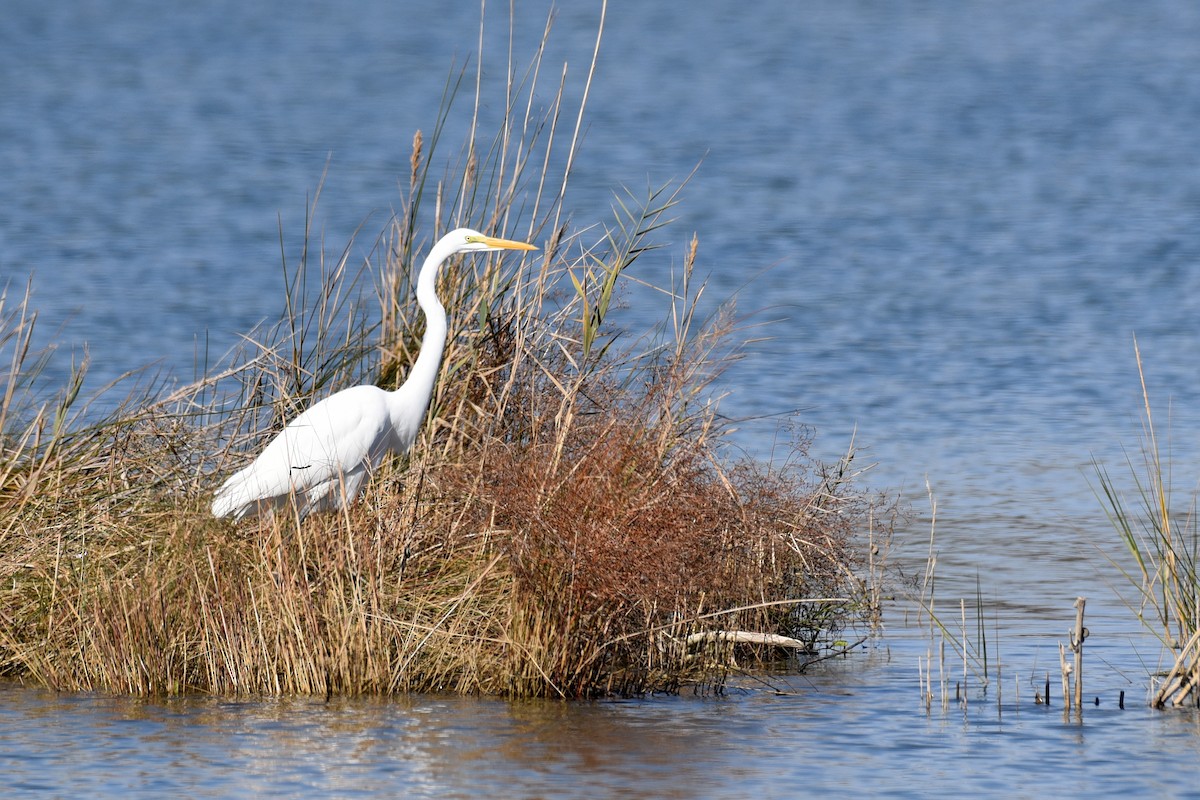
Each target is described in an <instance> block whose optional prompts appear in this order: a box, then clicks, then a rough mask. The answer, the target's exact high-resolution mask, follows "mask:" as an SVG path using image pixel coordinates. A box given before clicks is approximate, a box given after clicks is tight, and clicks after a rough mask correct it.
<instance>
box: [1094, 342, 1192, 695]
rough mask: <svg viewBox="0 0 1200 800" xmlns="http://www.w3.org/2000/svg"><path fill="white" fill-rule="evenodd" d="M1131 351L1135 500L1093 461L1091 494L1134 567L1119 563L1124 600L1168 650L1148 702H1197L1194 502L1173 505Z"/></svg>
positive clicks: (1167, 469)
mask: <svg viewBox="0 0 1200 800" xmlns="http://www.w3.org/2000/svg"><path fill="white" fill-rule="evenodd" d="M1134 351H1135V353H1136V355H1137V364H1138V376H1139V378H1140V379H1141V383H1142V399H1143V401H1144V412H1143V413H1144V419H1143V423H1142V424H1143V441H1142V448H1141V450H1142V466H1141V468H1140V469H1139V468H1138V467H1137V466H1135V465H1134V463H1133V462H1132V460H1131V461H1130V463H1129V469H1130V474H1131V475H1132V478H1133V482H1134V490H1135V495H1136V500H1135V502H1134V504H1132V505H1131V504H1129V503H1127V502H1126V501H1125V499H1124V498H1123V496H1122V494H1121V493H1120V491H1119V489H1118V488H1117V485H1116V483H1115V482H1114V481H1113V479H1112V478H1111V477H1110V476H1109V474H1108V471H1107V470H1105V469H1104V468H1103V467H1102V466H1101V465H1099V464H1096V465H1095V469H1096V474H1097V477H1098V481H1099V485H1100V488H1099V492H1098V494H1100V495H1101V501H1102V502H1103V504H1104V507H1105V511H1106V513H1107V514H1108V518H1109V520H1110V521H1111V522H1112V524H1113V526H1114V527H1115V528H1116V530H1117V532H1118V533H1119V534H1120V536H1121V540H1122V541H1123V542H1124V544H1125V548H1126V550H1127V551H1128V552H1129V555H1130V556H1131V557H1132V559H1133V564H1134V568H1133V569H1132V570H1125V569H1123V570H1122V571H1123V572H1124V573H1125V575H1126V576H1127V577H1128V578H1129V581H1130V583H1131V584H1132V585H1133V586H1134V587H1136V589H1137V600H1136V602H1135V603H1131V604H1130V605H1131V606H1136V607H1137V613H1138V618H1139V619H1141V620H1142V621H1143V622H1144V623H1145V624H1146V625H1147V627H1149V628H1150V630H1152V631H1153V632H1154V633H1155V635H1156V636H1157V637H1158V638H1159V640H1160V641H1161V642H1162V644H1163V647H1164V651H1165V652H1166V653H1168V654H1169V662H1168V666H1167V668H1166V670H1165V671H1164V672H1163V673H1162V675H1161V680H1159V681H1158V682H1157V685H1156V686H1155V688H1154V690H1153V693H1152V696H1151V700H1150V702H1151V705H1153V706H1154V707H1155V708H1162V707H1164V706H1167V705H1172V706H1181V705H1185V704H1189V703H1190V704H1194V705H1200V572H1197V565H1198V564H1200V560H1198V558H1197V556H1198V555H1200V529H1198V528H1197V524H1196V514H1195V505H1194V502H1193V504H1192V506H1191V507H1190V508H1189V509H1188V512H1187V514H1185V515H1180V514H1179V513H1178V512H1177V510H1176V509H1175V508H1174V507H1173V503H1172V499H1171V475H1170V466H1169V463H1168V462H1164V460H1163V457H1162V454H1161V452H1160V449H1159V443H1158V436H1157V434H1156V432H1155V428H1154V417H1153V415H1152V413H1151V406H1150V393H1149V392H1148V391H1147V389H1146V376H1145V373H1144V372H1143V370H1142V356H1141V352H1140V351H1138V349H1137V343H1136V342H1135V343H1134Z"/></svg>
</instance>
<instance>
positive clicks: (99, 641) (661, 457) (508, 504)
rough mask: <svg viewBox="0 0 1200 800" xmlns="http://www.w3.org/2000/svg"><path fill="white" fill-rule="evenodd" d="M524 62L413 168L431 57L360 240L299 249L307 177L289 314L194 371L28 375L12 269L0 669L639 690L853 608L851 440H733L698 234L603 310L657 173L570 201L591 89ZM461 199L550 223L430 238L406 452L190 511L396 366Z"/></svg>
mask: <svg viewBox="0 0 1200 800" xmlns="http://www.w3.org/2000/svg"><path fill="white" fill-rule="evenodd" d="M547 30H548V29H547ZM598 46H599V39H598V40H597V47H598ZM593 66H594V61H593ZM541 67H542V65H541V62H540V54H539V55H538V56H536V57H535V58H534V60H533V63H532V65H531V66H530V68H529V69H527V70H525V71H524V72H523V73H518V71H517V70H516V69H514V68H513V66H512V63H511V61H510V63H509V68H508V70H507V73H506V74H507V75H508V83H507V85H506V87H505V92H506V109H507V111H506V113H505V115H504V118H503V120H502V121H501V123H500V129H499V132H498V133H497V135H496V136H495V137H494V138H493V139H492V141H490V142H483V141H480V140H478V139H477V135H478V134H477V133H476V131H477V130H478V129H479V128H480V127H481V126H480V125H479V124H478V122H479V121H478V119H477V118H473V123H472V126H471V130H472V134H471V136H470V138H469V139H468V141H467V142H466V143H465V145H464V146H463V147H462V148H461V150H460V151H459V154H458V158H457V160H454V159H451V161H452V162H454V166H451V167H448V168H447V172H446V173H445V175H443V177H441V178H435V177H434V173H433V170H434V166H433V165H434V164H435V163H437V162H435V160H434V152H435V151H436V150H437V149H438V146H439V145H440V144H441V142H440V135H441V131H442V129H443V126H444V123H445V122H446V120H447V119H448V117H449V115H450V113H451V109H452V108H454V107H455V102H454V100H455V96H456V94H457V93H458V91H459V90H460V88H461V86H462V85H463V83H464V80H465V78H464V75H463V74H460V75H459V76H458V77H457V78H455V79H453V80H451V81H450V82H449V84H448V87H447V94H446V101H445V103H444V106H443V109H442V111H441V113H440V114H439V117H438V120H437V123H436V125H435V127H434V135H433V136H432V137H430V138H429V139H426V138H425V137H424V136H422V135H421V134H420V133H418V134H417V136H416V137H415V138H414V142H413V152H412V170H411V178H410V186H409V191H408V194H407V196H406V197H405V198H404V200H403V203H402V207H401V209H400V211H399V212H398V213H397V214H396V216H395V217H394V219H393V220H392V221H391V223H390V224H389V227H388V228H387V229H386V230H385V231H384V232H383V233H382V234H381V235H380V237H379V238H378V240H377V242H376V245H375V247H374V248H373V249H372V250H371V255H370V256H369V257H368V258H367V259H366V260H365V261H364V263H363V264H361V265H360V266H358V267H357V268H355V267H354V266H353V264H352V255H351V254H352V252H353V248H352V246H351V245H348V246H347V247H346V248H345V249H344V250H343V251H342V252H341V253H340V254H339V255H338V256H337V257H336V258H329V259H326V256H325V254H324V253H323V252H313V251H310V250H309V249H308V243H309V242H310V241H311V238H310V237H309V230H310V228H311V221H312V219H313V215H314V214H315V201H314V203H313V206H314V208H310V210H309V215H308V222H307V223H306V230H305V238H304V243H305V249H304V250H303V251H302V253H301V257H300V260H299V263H296V264H288V263H286V262H285V275H286V276H287V281H286V283H287V291H286V294H285V311H284V314H283V317H282V319H281V321H280V322H279V323H278V324H276V325H274V326H270V327H266V328H263V329H260V330H257V331H255V332H254V333H253V334H251V335H250V336H248V337H247V340H246V345H245V347H244V348H243V349H241V350H239V351H238V352H236V353H233V354H231V355H230V356H229V357H228V358H227V359H225V360H224V361H223V362H221V363H220V364H218V365H217V366H216V367H214V368H212V369H207V370H205V372H206V374H204V375H202V376H201V377H200V378H198V379H197V380H196V381H195V382H193V383H191V384H189V385H186V386H182V387H179V388H174V389H163V388H159V389H155V390H153V391H151V390H145V391H143V392H140V393H137V394H135V395H132V396H131V397H130V398H129V400H128V401H127V402H125V403H122V404H121V405H119V407H118V408H117V409H116V410H115V411H113V412H111V413H109V414H107V415H104V416H103V417H102V418H100V419H94V418H93V416H91V415H89V414H87V413H85V409H83V408H81V407H80V402H79V394H80V388H81V386H82V385H83V378H84V373H85V371H86V364H81V365H80V367H79V368H78V369H76V370H75V371H74V373H73V375H72V377H71V379H70V381H69V382H68V385H67V386H66V387H65V388H64V389H63V390H62V391H61V392H60V393H59V394H58V395H57V396H56V397H55V398H52V399H51V400H49V401H47V400H45V398H42V397H39V396H38V394H37V393H36V392H35V391H34V390H33V388H32V387H33V386H35V385H36V383H37V380H36V376H37V373H38V371H39V369H40V367H41V366H42V363H43V362H42V361H41V360H39V356H38V354H35V353H32V352H31V346H30V342H31V332H32V329H33V325H34V321H35V319H34V316H35V315H34V314H33V313H32V311H31V309H30V307H29V303H28V295H27V294H26V295H25V299H24V300H20V299H18V300H17V301H16V302H15V305H14V303H13V301H12V300H10V299H9V297H8V295H5V296H4V297H3V298H0V349H2V351H3V353H4V354H5V355H6V367H5V371H4V372H3V373H0V379H2V380H3V384H2V385H3V398H2V401H0V673H2V674H4V675H7V676H11V677H16V678H20V679H22V680H26V681H29V682H34V683H38V684H43V685H48V686H52V687H55V688H59V689H103V690H110V691H120V692H130V693H137V694H171V693H180V692H187V691H203V692H213V693H231V694H238V693H268V694H291V693H303V694H326V695H332V694H359V693H391V692H406V691H452V692H480V693H487V694H503V695H511V696H561V697H584V696H596V695H602V694H609V693H616V694H635V693H641V692H646V691H652V690H675V689H678V688H679V687H680V686H682V685H684V684H695V685H700V686H719V685H720V684H721V681H722V680H723V679H724V677H725V675H726V674H727V672H728V670H729V669H730V668H731V664H732V663H733V662H732V660H731V654H732V650H733V649H734V648H735V647H736V648H738V650H739V654H742V653H752V654H754V655H755V656H757V657H759V658H772V657H775V656H777V655H778V653H779V652H781V651H780V650H779V649H778V646H779V643H781V642H788V643H792V644H794V643H796V642H800V643H802V644H804V645H806V646H809V647H812V648H816V647H817V644H816V643H817V642H818V640H819V639H820V638H821V637H822V636H823V635H825V634H828V633H830V632H832V631H836V630H837V629H839V628H840V627H841V626H843V625H845V624H848V623H850V622H853V621H855V620H858V619H862V618H869V617H870V616H871V615H872V613H873V612H874V611H875V610H876V608H877V606H876V601H877V599H878V595H877V593H873V588H874V587H873V586H872V585H871V580H872V579H873V577H874V576H873V574H872V573H873V572H874V571H875V569H876V568H878V567H879V561H878V559H877V558H876V556H875V555H874V553H871V554H870V556H869V557H867V558H868V560H867V561H866V562H864V561H862V560H861V559H860V553H862V551H863V549H864V548H863V547H861V546H860V545H863V544H864V543H862V542H860V541H859V540H858V536H859V535H860V530H861V529H862V528H863V527H864V525H865V524H867V522H868V520H869V519H870V515H871V513H872V505H871V503H870V502H869V498H867V497H866V496H864V495H862V494H860V493H858V492H857V491H856V490H855V489H854V486H853V478H854V467H853V453H852V452H851V453H849V454H847V456H846V457H845V459H844V460H843V461H841V462H840V463H837V464H833V465H821V464H816V463H814V462H812V461H811V460H810V459H809V458H808V456H807V448H806V444H807V440H806V439H805V438H804V437H803V436H798V437H797V438H796V439H795V440H794V442H793V449H792V455H791V457H790V458H789V459H788V460H787V462H786V463H783V464H774V465H762V464H757V463H754V462H752V461H748V460H745V459H741V460H739V459H735V458H731V457H730V455H729V453H730V452H731V449H730V447H729V445H728V443H727V440H726V433H727V430H726V428H725V426H724V424H723V421H722V418H721V417H720V415H719V414H718V413H717V406H716V401H715V400H714V399H713V393H712V381H713V380H714V379H715V378H716V377H717V376H718V375H719V374H720V371H721V368H722V365H723V364H725V363H728V360H729V359H731V358H734V357H736V355H737V352H738V348H737V339H738V333H739V328H738V322H737V320H736V317H735V315H734V313H733V310H732V308H730V307H725V308H723V309H721V310H720V311H719V312H717V313H715V314H713V315H711V316H708V317H701V316H700V315H699V312H698V308H699V307H700V306H699V301H700V298H701V297H702V295H703V292H704V285H703V283H702V282H700V281H697V279H696V278H695V264H696V260H697V253H698V243H697V241H696V240H695V239H693V241H692V242H691V245H690V247H689V248H688V249H687V251H686V253H685V254H684V256H683V263H682V265H681V267H680V268H679V270H678V277H677V279H676V281H675V283H674V284H673V285H671V286H665V287H659V289H660V290H661V296H662V297H663V298H664V302H665V307H664V322H663V324H662V325H661V326H659V328H658V329H657V330H656V331H654V332H653V333H652V334H650V335H649V336H647V337H641V338H638V339H636V340H634V341H629V342H625V341H624V340H623V338H622V336H621V333H622V332H621V330H620V328H618V327H617V326H616V325H614V324H613V320H612V312H613V311H614V310H616V309H617V307H618V302H617V301H618V299H619V293H620V291H621V287H622V286H624V285H625V276H626V272H627V270H628V269H629V268H630V266H631V265H632V264H633V263H634V262H635V261H636V260H637V259H638V258H639V257H641V256H643V255H644V254H645V253H646V252H647V251H648V250H650V249H652V248H653V247H654V240H653V236H652V234H653V233H654V232H655V231H656V230H658V229H659V228H661V227H662V226H664V225H666V224H668V223H669V221H670V220H669V218H668V214H669V213H670V209H671V207H672V206H673V205H674V204H675V203H676V201H677V199H678V198H677V191H678V190H677V189H673V188H672V187H663V188H658V189H652V190H649V191H647V192H646V194H645V196H641V197H638V196H634V195H632V194H629V193H626V194H624V195H622V196H621V197H620V198H618V201H617V202H616V204H615V206H614V220H613V221H612V222H611V223H610V224H609V225H607V226H605V227H603V228H597V229H592V230H591V231H590V232H589V231H583V232H579V231H576V230H575V229H574V228H573V227H572V225H571V224H570V223H569V222H568V221H567V220H566V215H565V213H564V209H563V201H564V197H565V195H566V186H567V180H568V178H569V174H570V165H571V164H572V163H573V161H574V158H575V152H576V147H577V144H578V131H579V121H580V120H581V119H582V114H583V106H582V104H581V106H580V108H579V109H578V111H577V112H576V113H574V118H575V120H576V121H575V133H574V134H573V136H572V138H571V139H570V142H569V144H568V145H567V146H566V147H565V149H564V148H563V147H562V146H561V145H559V144H558V142H559V141H560V140H561V137H558V136H556V125H557V122H558V120H559V119H560V117H561V116H562V115H563V114H564V113H566V110H565V109H564V107H563V102H564V101H563V98H564V96H565V91H564V84H563V83H560V84H559V85H558V87H557V89H556V90H555V92H554V93H553V95H552V97H551V99H550V100H549V102H548V106H547V108H546V110H544V111H541V112H536V111H535V110H534V109H535V106H536V105H537V104H536V103H535V101H534V98H535V95H536V93H537V88H538V87H537V83H538V79H539V76H540V74H541ZM479 74H480V75H481V74H482V73H479ZM564 74H565V73H564ZM590 80H591V71H590V70H589V73H588V78H587V81H588V82H589V83H590ZM482 90H483V85H482V78H481V77H477V82H476V86H475V92H476V99H477V100H478V96H479V94H480V92H481V91H482ZM582 96H583V97H584V98H586V96H587V86H586V85H585V87H584V90H583V92H582ZM479 106H480V104H479V102H476V103H475V108H476V109H478V108H479ZM555 165H558V166H555ZM556 170H557V171H556ZM460 224H470V225H472V226H473V227H477V228H480V229H482V230H487V231H491V230H496V231H498V232H503V233H505V234H507V235H512V236H520V237H522V238H526V239H528V240H531V241H537V242H539V243H540V244H542V245H544V247H543V250H542V252H541V253H539V254H538V258H537V259H536V260H532V261H530V260H527V261H522V262H520V263H517V264H513V263H511V262H506V261H502V260H500V259H498V258H497V259H488V260H480V261H478V262H461V263H454V264H451V265H449V266H448V267H447V268H446V269H444V270H443V275H442V276H441V282H440V285H439V294H440V295H441V297H442V298H443V301H444V303H445V305H446V306H447V308H448V309H449V310H450V316H451V320H452V322H451V335H450V341H449V342H448V345H447V348H446V351H445V357H444V362H443V365H442V370H441V375H440V378H439V380H438V383H437V388H436V390H435V395H434V398H433V401H432V403H431V407H430V413H429V416H428V419H427V424H426V425H425V429H424V432H423V434H422V436H421V439H420V440H419V441H418V443H417V446H416V447H414V449H413V451H412V453H411V454H410V456H409V457H408V458H407V459H406V460H405V461H404V462H402V463H392V464H387V465H385V466H384V467H383V468H382V469H381V470H380V471H379V472H378V473H377V474H376V475H375V476H374V478H373V479H372V481H371V482H370V483H369V485H368V488H367V491H366V494H365V496H364V498H363V500H362V502H360V503H359V504H358V505H356V506H353V507H351V508H349V509H347V510H344V511H342V512H339V513H336V514H326V515H314V516H312V517H310V518H308V519H305V520H304V521H303V523H301V522H299V521H298V520H297V519H296V518H295V516H294V515H292V516H289V515H287V514H280V515H277V516H274V517H270V518H267V519H264V520H260V521H256V522H254V523H252V524H247V525H243V526H241V527H235V526H233V525H231V524H229V523H226V522H222V521H217V520H214V519H212V518H211V517H210V516H209V514H208V510H207V507H208V502H209V498H210V495H211V490H212V488H213V486H214V485H215V484H216V483H217V482H218V481H219V478H220V476H222V475H224V474H227V473H228V472H229V471H230V470H231V469H234V468H235V467H237V466H240V465H241V464H242V463H244V462H245V460H246V459H247V458H248V457H250V455H251V454H252V453H253V452H255V451H257V449H258V448H259V447H260V446H261V444H262V443H263V441H264V438H265V437H266V436H268V435H269V433H270V432H271V431H272V430H276V429H278V427H279V426H280V425H281V424H282V423H283V422H284V421H285V420H286V419H288V418H290V417H291V416H293V415H294V414H295V413H297V412H298V411H299V410H300V409H302V408H303V407H304V406H306V405H307V404H309V403H310V402H311V401H312V400H313V399H314V398H316V397H319V396H321V395H323V394H325V393H327V392H328V391H330V390H333V389H336V388H341V387H344V386H346V385H350V384H353V383H358V382H365V381H374V382H377V383H379V384H380V385H384V386H393V385H395V384H396V383H398V382H400V381H401V380H402V379H403V372H404V370H405V367H406V365H407V364H409V363H411V362H412V360H413V358H414V357H415V351H416V347H417V345H418V343H419V341H420V332H421V329H422V324H423V321H422V319H421V316H420V314H419V312H418V311H417V309H416V306H415V303H413V302H412V299H413V298H412V296H411V291H410V277H411V275H412V269H413V264H414V260H415V259H416V258H417V254H418V253H420V252H422V251H423V250H424V249H425V246H426V245H427V244H428V242H430V241H432V240H433V239H435V238H436V236H437V235H438V234H439V233H440V232H442V231H443V230H445V229H447V228H449V227H453V226H455V225H460ZM586 236H591V237H593V238H592V240H591V241H587V240H585V237H586ZM468 263H470V265H471V268H470V269H468V267H467V264H468ZM376 276H381V278H378V279H377V278H376ZM747 632H754V633H756V634H770V635H771V636H759V637H757V638H756V637H754V636H747V635H744V634H746V633H747ZM772 637H774V638H772ZM830 638H832V637H830ZM755 642H757V643H755ZM743 663H744V659H743Z"/></svg>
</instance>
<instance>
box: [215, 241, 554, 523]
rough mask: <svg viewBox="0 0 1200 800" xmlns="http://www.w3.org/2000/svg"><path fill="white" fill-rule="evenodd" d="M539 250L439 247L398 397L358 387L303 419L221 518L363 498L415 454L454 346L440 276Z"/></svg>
mask: <svg viewBox="0 0 1200 800" xmlns="http://www.w3.org/2000/svg"><path fill="white" fill-rule="evenodd" d="M536 249H537V248H536V247H534V246H533V245H531V244H525V243H524V242H514V241H510V240H508V239H497V238H495V237H493V236H484V235H483V234H482V233H479V232H478V231H474V230H471V229H470V228H458V229H457V230H453V231H451V232H450V233H448V234H446V235H445V236H443V237H442V238H441V239H440V240H438V242H437V244H435V245H434V246H433V249H432V250H430V251H429V256H428V257H426V259H425V263H424V264H423V265H422V266H421V271H420V273H419V274H418V275H417V304H418V305H419V306H420V307H421V310H422V311H423V312H424V313H425V335H424V337H423V338H422V339H421V352H420V353H419V354H418V356H417V360H416V363H414V364H413V366H412V369H411V370H410V371H409V373H408V380H406V381H405V382H404V384H403V385H402V386H400V388H398V389H396V390H395V391H390V392H389V391H387V390H385V389H380V388H379V387H378V386H353V387H351V388H349V389H344V390H342V391H340V392H337V393H336V394H333V395H330V396H329V397H327V398H325V399H324V400H322V401H320V402H319V403H317V404H316V405H314V406H312V407H311V408H309V409H308V410H307V411H305V412H304V413H303V414H301V415H300V416H298V417H296V418H295V419H294V420H292V421H291V422H290V423H288V425H287V427H285V428H284V429H283V430H282V431H280V432H279V433H278V435H276V436H275V438H274V439H272V440H271V442H270V444H268V445H267V447H266V449H264V450H263V451H262V454H261V455H259V457H258V458H257V459H255V460H254V463H252V464H251V465H250V466H248V467H246V468H245V469H243V470H242V471H241V472H238V473H237V474H235V475H233V476H232V477H230V478H229V479H228V480H227V481H225V483H224V484H223V485H222V486H221V488H220V489H218V490H217V493H216V496H215V497H214V498H213V504H212V513H213V515H214V516H217V517H233V518H234V519H235V520H240V519H242V518H243V517H245V516H256V515H258V514H259V513H261V512H263V511H266V510H268V509H275V508H280V507H282V506H284V505H285V504H286V503H287V502H288V500H289V498H291V497H293V496H294V497H295V498H296V505H297V508H298V510H299V513H300V516H301V517H303V516H305V515H307V514H309V513H311V512H314V511H325V510H329V509H337V508H341V507H342V506H343V505H344V504H346V503H352V502H354V500H355V499H356V498H357V497H358V493H359V491H360V490H361V489H362V487H363V483H364V482H365V481H366V479H367V477H368V475H369V474H370V473H371V471H372V470H374V469H375V468H376V467H377V466H379V462H380V461H382V460H383V458H384V456H386V455H387V454H388V453H404V452H406V451H407V450H408V449H409V448H410V447H412V443H413V441H414V440H415V439H416V438H417V431H418V430H419V429H420V427H421V421H422V419H423V418H424V417H425V411H426V409H427V408H428V407H429V399H430V397H431V396H432V395H433V383H434V380H435V379H436V377H437V373H438V369H439V367H440V366H441V362H442V350H443V349H444V348H445V345H446V331H447V326H446V309H445V308H444V307H443V306H442V303H441V301H440V300H439V299H438V296H437V291H436V286H435V283H436V278H437V272H438V268H439V267H440V266H441V265H442V264H443V263H444V262H445V261H446V259H448V258H450V256H452V255H455V254H456V253H480V252H489V251H493V250H536Z"/></svg>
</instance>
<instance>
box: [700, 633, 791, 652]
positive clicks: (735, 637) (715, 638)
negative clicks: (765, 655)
mask: <svg viewBox="0 0 1200 800" xmlns="http://www.w3.org/2000/svg"><path fill="white" fill-rule="evenodd" d="M686 641H687V643H688V646H689V647H694V646H695V645H698V644H705V643H707V642H733V643H734V644H765V645H770V646H772V647H790V648H793V649H795V650H808V649H809V644H808V642H802V641H800V640H799V639H793V638H791V637H790V636H780V635H779V634H777V633H759V632H758V631H703V632H701V633H693V634H691V635H690V636H688V637H687V639H686Z"/></svg>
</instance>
